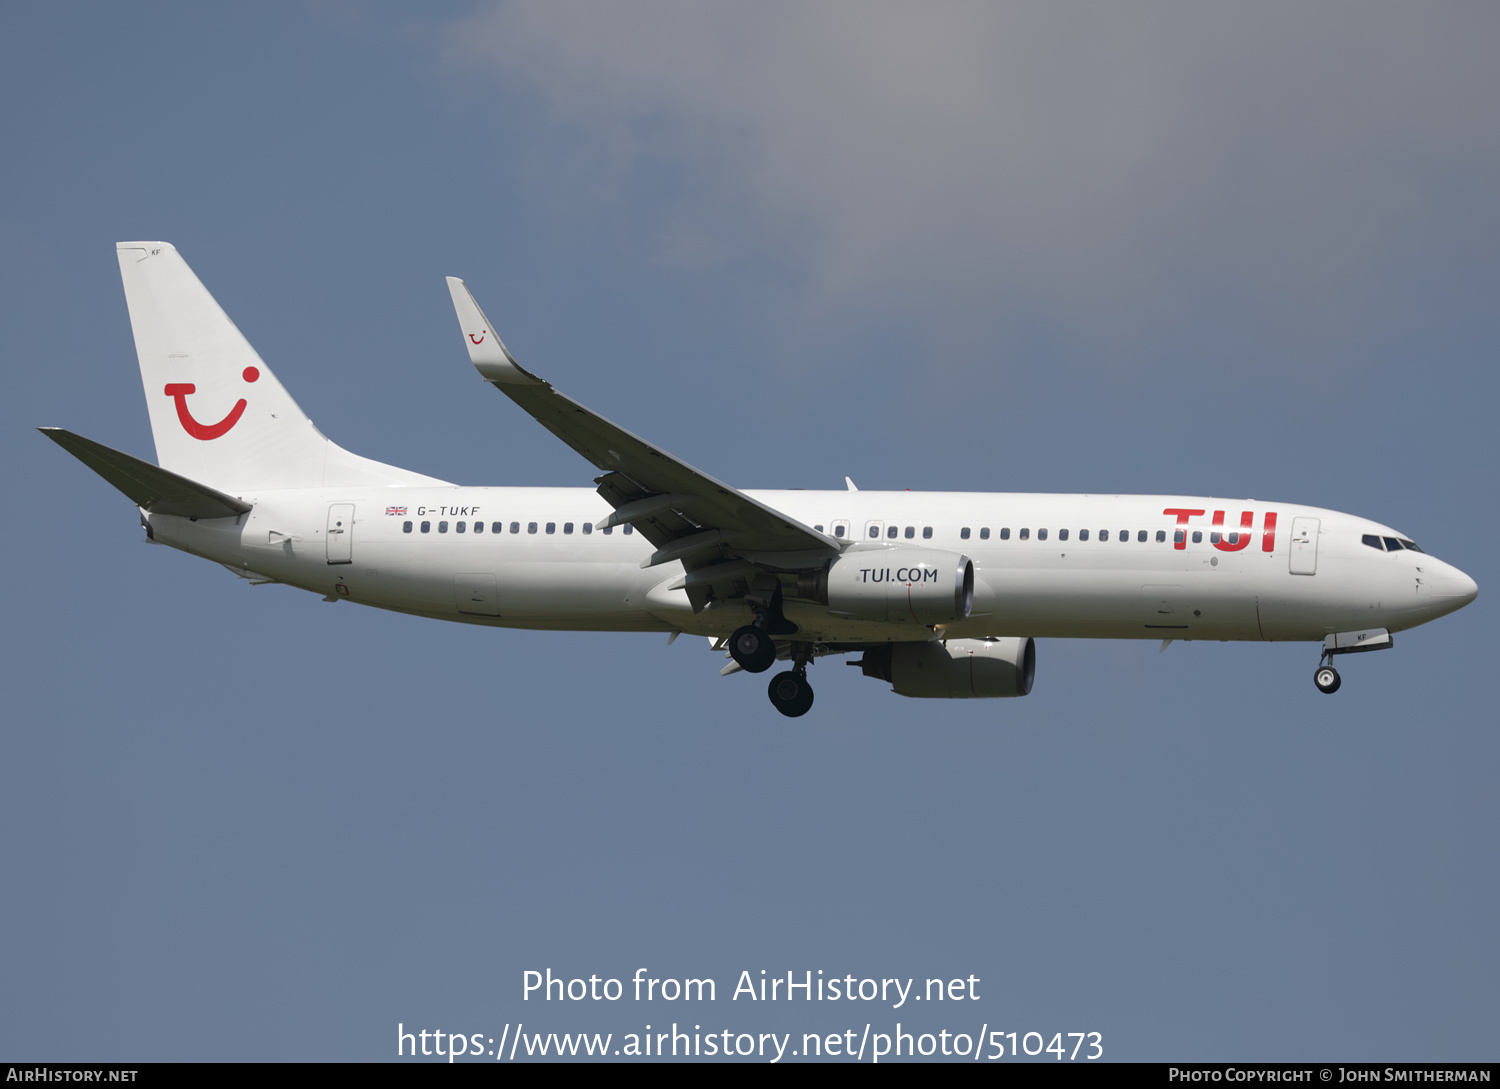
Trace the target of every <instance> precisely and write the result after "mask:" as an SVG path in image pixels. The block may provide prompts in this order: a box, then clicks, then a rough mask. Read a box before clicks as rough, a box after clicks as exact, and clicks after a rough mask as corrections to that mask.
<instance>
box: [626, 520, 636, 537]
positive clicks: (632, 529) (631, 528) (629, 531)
mask: <svg viewBox="0 0 1500 1089" xmlns="http://www.w3.org/2000/svg"><path fill="white" fill-rule="evenodd" d="M634 532H635V526H633V525H631V524H630V523H629V522H626V523H625V536H627V537H629V536H630V535H631V534H632V533H634Z"/></svg>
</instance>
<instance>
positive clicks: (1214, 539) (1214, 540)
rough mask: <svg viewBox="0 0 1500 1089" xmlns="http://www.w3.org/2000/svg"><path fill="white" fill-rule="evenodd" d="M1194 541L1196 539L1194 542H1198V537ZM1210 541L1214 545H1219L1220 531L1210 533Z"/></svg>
mask: <svg viewBox="0 0 1500 1089" xmlns="http://www.w3.org/2000/svg"><path fill="white" fill-rule="evenodd" d="M1193 539H1194V541H1196V540H1197V537H1194V538H1193ZM1208 539H1209V542H1210V543H1212V544H1218V543H1219V531H1218V530H1214V531H1213V532H1212V533H1210V534H1209V535H1208Z"/></svg>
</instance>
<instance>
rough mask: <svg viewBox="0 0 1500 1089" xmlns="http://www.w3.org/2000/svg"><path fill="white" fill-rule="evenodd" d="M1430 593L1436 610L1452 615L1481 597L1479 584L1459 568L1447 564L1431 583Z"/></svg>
mask: <svg viewBox="0 0 1500 1089" xmlns="http://www.w3.org/2000/svg"><path fill="white" fill-rule="evenodd" d="M1428 592H1429V596H1430V597H1431V598H1432V603H1433V605H1434V606H1435V607H1436V608H1438V609H1440V610H1441V611H1442V612H1444V613H1451V612H1453V611H1454V610H1456V609H1462V608H1463V607H1464V606H1465V605H1467V604H1468V603H1469V602H1471V601H1473V600H1474V599H1475V598H1476V597H1478V596H1479V584H1478V583H1477V582H1475V581H1474V580H1473V579H1471V578H1470V577H1469V576H1468V575H1466V574H1464V573H1463V572H1462V571H1460V570H1459V569H1458V568H1456V567H1453V566H1452V565H1450V564H1446V563H1445V564H1443V565H1442V567H1441V570H1440V571H1438V572H1436V573H1435V576H1434V577H1433V578H1432V579H1431V580H1430V581H1429V583H1428Z"/></svg>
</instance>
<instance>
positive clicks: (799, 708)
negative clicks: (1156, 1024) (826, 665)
mask: <svg viewBox="0 0 1500 1089" xmlns="http://www.w3.org/2000/svg"><path fill="white" fill-rule="evenodd" d="M812 650H813V648H812V644H811V643H803V644H801V645H800V646H798V647H797V649H796V651H795V654H794V656H793V658H792V668H791V669H789V670H787V671H786V672H785V673H778V674H776V676H774V677H772V678H771V683H770V684H769V685H768V686H767V687H766V695H768V696H770V697H771V706H773V707H775V708H776V710H778V711H780V712H781V713H782V714H783V715H785V716H786V717H787V718H798V717H800V716H802V715H805V714H807V712H808V711H809V710H810V709H811V708H812V705H813V690H812V685H810V684H808V683H807V663H808V660H809V659H810V658H811V657H812Z"/></svg>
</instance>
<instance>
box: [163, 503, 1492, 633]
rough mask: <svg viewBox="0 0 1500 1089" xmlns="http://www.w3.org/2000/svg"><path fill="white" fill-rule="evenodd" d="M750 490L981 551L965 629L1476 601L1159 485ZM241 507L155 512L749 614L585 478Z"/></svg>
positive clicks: (1265, 628)
mask: <svg viewBox="0 0 1500 1089" xmlns="http://www.w3.org/2000/svg"><path fill="white" fill-rule="evenodd" d="M747 494H749V495H750V496H752V497H753V498H754V499H757V500H759V501H761V502H763V503H765V504H767V505H769V506H772V507H774V508H776V509H778V510H781V511H784V512H786V514H787V515H789V516H791V517H793V518H796V519H799V520H800V521H802V522H804V523H806V524H808V525H811V526H815V527H817V528H818V529H820V530H825V531H826V532H827V533H829V534H830V535H833V536H835V537H838V538H841V539H845V540H849V541H851V542H852V543H851V545H850V551H848V552H846V553H845V556H846V557H847V556H850V555H854V554H865V553H873V554H872V555H871V562H872V568H874V569H877V570H878V569H880V567H881V563H880V562H878V561H882V560H884V561H889V560H890V559H891V558H892V556H893V553H892V551H891V550H900V549H906V548H923V549H933V550H940V551H943V552H949V553H956V554H961V555H965V556H968V557H969V558H970V559H972V560H973V562H974V570H975V593H974V603H973V609H972V613H971V615H970V617H969V618H968V619H967V620H964V621H960V622H957V623H953V624H949V625H945V626H944V627H943V634H945V635H947V636H952V637H965V636H975V637H977V636H1059V637H1084V638H1111V639H1140V638H1147V639H1162V638H1174V639H1254V640H1311V639H1322V638H1323V637H1324V636H1325V635H1328V634H1329V633H1333V632H1340V631H1351V630H1356V629H1369V628H1386V629H1388V630H1390V631H1399V630H1402V629H1405V628H1410V627H1414V626H1416V625H1418V624H1422V623H1425V622H1426V621H1428V620H1432V619H1434V618H1436V617H1438V616H1442V615H1444V614H1445V613H1449V612H1452V611H1453V610H1455V609H1458V608H1460V607H1461V606H1463V605H1464V604H1466V603H1467V602H1468V601H1470V600H1472V599H1473V597H1474V595H1475V593H1476V592H1477V591H1476V588H1475V584H1474V582H1473V581H1472V580H1471V579H1469V578H1468V577H1467V576H1466V575H1464V574H1463V572H1461V571H1458V570H1457V569H1456V568H1454V567H1452V566H1450V565H1448V564H1446V563H1443V562H1442V561H1441V560H1438V559H1436V558H1435V557H1433V556H1430V555H1427V554H1425V553H1422V552H1418V551H1412V550H1409V549H1400V550H1395V551H1384V550H1381V549H1379V548H1376V547H1371V546H1369V545H1367V544H1364V543H1362V539H1363V538H1364V537H1365V536H1367V535H1373V536H1376V537H1379V538H1381V539H1388V538H1389V539H1402V536H1403V535H1400V534H1397V533H1396V532H1395V531H1394V530H1392V529H1390V528H1389V527H1386V526H1382V525H1379V524H1377V523H1373V522H1370V521H1367V520H1365V519H1362V518H1357V517H1354V516H1351V515H1347V514H1340V513H1338V512H1336V511H1330V510H1323V509H1320V508H1316V507H1303V506H1296V505H1292V504H1287V503H1264V502H1257V501H1251V500H1226V499H1212V498H1204V497H1184V496H1145V495H1044V494H1036V495H1032V494H1014V493H952V492H948V493H945V492H925V493H924V492H874V491H859V492H856V491H755V492H749V493H747ZM243 498H244V499H245V500H246V501H248V502H252V503H253V504H254V509H253V510H252V511H251V512H250V513H248V514H245V515H242V516H240V517H239V518H237V519H236V518H217V519H204V520H200V521H197V522H193V521H190V520H188V519H185V518H175V517H164V516H161V515H147V516H146V517H147V520H148V521H149V523H150V527H151V531H152V534H153V537H154V539H155V540H157V541H158V542H161V543H165V544H169V545H172V546H173V547H176V548H180V549H183V550H184V551H187V552H191V553H194V554H196V555H199V556H204V557H206V558H209V559H212V560H216V561H218V562H220V563H223V564H226V565H228V566H230V567H232V568H234V569H236V570H238V571H241V572H243V573H246V574H247V575H260V576H267V577H269V578H271V579H274V580H277V581H280V582H284V583H287V584H290V585H293V586H298V587H301V588H303V589H307V590H311V591H314V592H317V593H320V594H324V595H328V596H331V597H344V598H347V599H348V600H350V601H355V602H359V603H361V604H365V605H373V606H376V607H379V608H384V609H393V610H397V611H400V612H408V613H414V614H418V615H422V616H430V617H437V618H441V619H447V620H459V621H464V622H467V623H474V624H490V625H498V626H504V627H518V628H550V629H560V630H575V631H581V630H599V631H684V632H691V633H694V634H700V635H709V636H723V635H727V634H728V633H729V632H730V631H732V630H733V629H734V628H736V627H737V626H739V625H740V624H744V623H746V622H747V621H748V619H749V618H750V617H751V616H752V614H751V613H750V612H749V611H748V607H747V606H746V605H745V604H744V602H743V601H726V602H724V603H722V604H714V605H710V606H709V607H708V608H706V609H703V610H701V611H698V612H694V610H693V608H692V607H691V605H690V604H689V602H688V600H687V595H686V594H685V593H684V592H683V591H682V590H681V589H680V588H674V587H673V584H674V583H680V581H681V577H682V575H683V568H682V565H681V564H680V563H677V562H671V563H666V564H661V565H658V566H655V567H649V568H642V566H641V564H642V561H643V560H645V559H646V558H647V557H649V556H650V554H651V552H652V546H651V545H650V544H649V543H648V542H647V540H646V539H645V538H644V537H643V536H641V535H640V534H639V533H630V532H627V531H626V529H627V527H618V528H616V529H614V530H613V531H612V532H609V533H606V532H603V531H600V530H597V529H593V528H592V527H593V525H594V524H595V523H598V522H601V521H603V520H604V519H606V518H607V517H608V516H609V514H610V512H611V508H610V507H609V506H608V505H607V504H606V503H605V502H604V501H603V500H602V499H600V497H599V496H598V495H597V494H596V493H594V492H593V491H591V490H588V489H583V488H469V487H429V486H420V487H372V488H343V489H338V490H326V491H325V490H319V489H298V490H292V491H268V492H265V493H262V494H258V495H249V494H247V495H245V496H244V497H243ZM1219 512H1222V515H1221V516H1219V517H1217V518H1216V515H1218V514H1219ZM1215 522H1217V523H1218V524H1215ZM476 524H478V525H479V526H481V527H482V528H480V529H478V530H476V529H475V526H476ZM1243 526H1249V527H1250V528H1249V529H1248V530H1245V529H1242V527H1243ZM424 527H425V529H424ZM460 527H462V529H461V530H460ZM497 527H498V531H497ZM585 527H588V530H589V531H587V532H586V531H585ZM892 527H894V529H895V536H894V537H893V536H891V535H890V534H891V531H892ZM1232 535H1233V536H1232ZM895 558H896V559H897V560H899V555H897V556H895ZM784 609H785V615H786V617H787V618H788V619H789V620H791V621H792V622H794V623H795V624H797V625H798V626H799V628H800V629H801V631H800V632H799V633H798V635H796V636H794V637H793V638H796V639H812V640H817V641H820V642H834V641H837V642H860V641H863V642H870V641H883V640H918V639H930V638H932V635H933V632H932V630H931V629H930V628H926V627H923V626H922V625H920V624H915V623H905V624H903V623H899V622H883V623H872V622H868V621H859V620H852V619H849V618H847V617H840V616H837V615H834V614H832V613H831V612H830V610H829V609H828V608H827V607H826V606H823V605H819V604H817V603H816V602H813V601H808V600H800V599H797V598H796V597H794V596H793V597H788V598H787V599H786V600H785V602H784Z"/></svg>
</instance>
